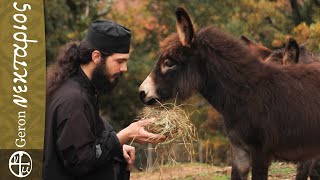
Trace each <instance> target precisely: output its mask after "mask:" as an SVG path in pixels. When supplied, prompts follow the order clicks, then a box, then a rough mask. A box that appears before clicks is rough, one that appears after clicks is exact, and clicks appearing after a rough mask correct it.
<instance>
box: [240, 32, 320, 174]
mask: <svg viewBox="0 0 320 180" xmlns="http://www.w3.org/2000/svg"><path fill="white" fill-rule="evenodd" d="M240 39H241V40H242V41H243V42H244V43H245V44H246V45H247V46H248V47H249V48H250V49H251V50H252V51H253V52H254V53H255V54H256V55H257V56H258V57H259V59H260V60H262V61H267V62H273V63H278V64H298V63H304V64H309V63H313V62H319V59H320V58H319V57H317V56H315V55H313V54H312V53H310V52H307V51H306V49H305V47H304V46H299V45H298V43H297V41H296V40H295V39H293V38H290V39H289V41H288V43H287V44H286V46H285V48H284V49H277V50H274V51H272V50H270V49H269V48H267V47H265V46H263V45H261V44H258V43H255V42H253V41H251V40H249V39H248V38H247V37H245V36H241V37H240ZM308 177H310V180H319V179H320V160H319V159H312V160H308V161H304V162H300V163H299V164H298V166H297V175H296V180H307V179H308Z"/></svg>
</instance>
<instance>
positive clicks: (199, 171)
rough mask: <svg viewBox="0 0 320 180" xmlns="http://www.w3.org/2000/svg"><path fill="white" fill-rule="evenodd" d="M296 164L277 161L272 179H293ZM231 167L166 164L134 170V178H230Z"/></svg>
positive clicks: (210, 179) (180, 179)
mask: <svg viewBox="0 0 320 180" xmlns="http://www.w3.org/2000/svg"><path fill="white" fill-rule="evenodd" d="M295 171H296V166H295V165H294V164H289V163H282V162H275V163H273V164H272V166H271V168H270V169H269V178H268V179H270V180H278V179H279V180H291V179H294V177H295ZM230 173H231V167H230V166H228V167H217V166H211V165H206V164H200V163H187V164H178V165H170V166H164V167H162V168H161V169H155V170H154V171H153V172H133V173H131V179H132V180H158V179H165V180H207V179H208V180H229V179H230Z"/></svg>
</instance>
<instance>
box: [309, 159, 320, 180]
mask: <svg viewBox="0 0 320 180" xmlns="http://www.w3.org/2000/svg"><path fill="white" fill-rule="evenodd" d="M309 176H310V180H320V159H318V158H317V159H313V160H312V163H311V165H310V168H309Z"/></svg>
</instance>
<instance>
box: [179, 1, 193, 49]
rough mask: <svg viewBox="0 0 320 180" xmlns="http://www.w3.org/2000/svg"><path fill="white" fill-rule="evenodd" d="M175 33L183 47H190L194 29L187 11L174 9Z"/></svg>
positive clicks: (180, 8)
mask: <svg viewBox="0 0 320 180" xmlns="http://www.w3.org/2000/svg"><path fill="white" fill-rule="evenodd" d="M176 18H177V32H178V34H179V39H180V41H181V43H182V45H183V46H187V47H191V44H192V41H193V39H194V29H193V25H192V22H191V19H190V16H189V15H188V13H187V11H186V10H185V9H183V8H182V7H178V8H177V9H176Z"/></svg>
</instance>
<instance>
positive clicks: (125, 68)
mask: <svg viewBox="0 0 320 180" xmlns="http://www.w3.org/2000/svg"><path fill="white" fill-rule="evenodd" d="M127 70H128V68H127V64H124V65H122V66H121V67H120V71H121V72H127Z"/></svg>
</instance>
